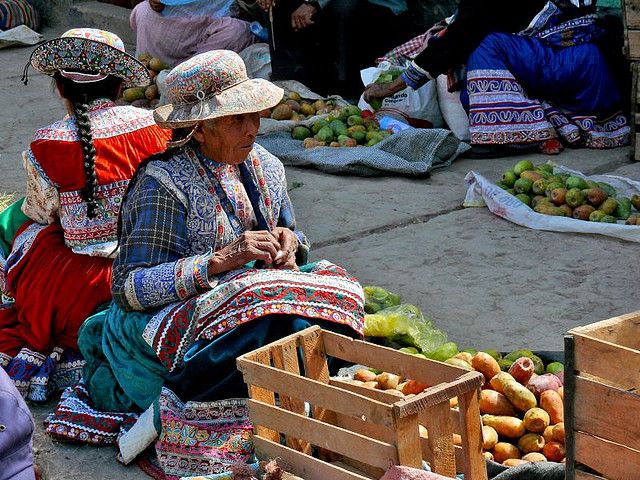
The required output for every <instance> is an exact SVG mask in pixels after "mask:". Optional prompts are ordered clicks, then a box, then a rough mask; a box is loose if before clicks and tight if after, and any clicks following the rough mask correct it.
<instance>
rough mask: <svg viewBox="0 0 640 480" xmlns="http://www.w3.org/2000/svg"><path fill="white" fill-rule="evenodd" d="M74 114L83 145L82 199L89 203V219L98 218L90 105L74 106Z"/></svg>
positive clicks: (80, 104)
mask: <svg viewBox="0 0 640 480" xmlns="http://www.w3.org/2000/svg"><path fill="white" fill-rule="evenodd" d="M73 114H74V115H75V117H76V125H77V126H78V135H79V136H80V143H81V144H82V161H83V166H84V178H85V181H86V185H85V187H84V188H83V189H82V191H81V192H80V194H81V196H82V199H83V200H84V201H85V202H87V217H89V218H96V215H97V210H98V202H97V200H96V190H97V189H98V177H97V176H96V170H95V162H96V149H95V147H94V146H93V136H92V135H91V120H90V119H89V105H87V103H86V101H85V102H82V103H74V104H73Z"/></svg>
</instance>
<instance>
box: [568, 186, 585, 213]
mask: <svg viewBox="0 0 640 480" xmlns="http://www.w3.org/2000/svg"><path fill="white" fill-rule="evenodd" d="M585 200H586V199H585V195H584V193H582V190H580V189H579V188H572V189H570V190H568V191H567V194H566V195H565V201H566V202H567V205H569V206H570V207H571V208H575V207H579V206H580V205H582V204H583V203H584V202H585Z"/></svg>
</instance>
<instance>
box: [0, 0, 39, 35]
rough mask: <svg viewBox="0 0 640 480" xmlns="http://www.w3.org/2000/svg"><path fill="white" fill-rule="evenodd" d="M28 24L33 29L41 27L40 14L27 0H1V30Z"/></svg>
mask: <svg viewBox="0 0 640 480" xmlns="http://www.w3.org/2000/svg"><path fill="white" fill-rule="evenodd" d="M20 25H26V26H27V27H29V28H31V29H32V30H38V28H40V15H39V14H38V12H37V10H36V9H35V8H34V7H33V5H31V4H30V3H29V2H27V1H26V0H0V30H9V29H10V28H14V27H18V26H20Z"/></svg>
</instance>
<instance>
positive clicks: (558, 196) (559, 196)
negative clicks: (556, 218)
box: [551, 188, 567, 207]
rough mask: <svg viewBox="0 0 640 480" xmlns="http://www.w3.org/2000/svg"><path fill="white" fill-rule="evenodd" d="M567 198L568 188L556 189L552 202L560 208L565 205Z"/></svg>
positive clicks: (552, 192)
mask: <svg viewBox="0 0 640 480" xmlns="http://www.w3.org/2000/svg"><path fill="white" fill-rule="evenodd" d="M566 196H567V189H566V188H555V189H553V190H552V191H551V201H552V202H553V203H555V204H556V205H557V206H558V207H559V206H560V205H564V203H565V198H566Z"/></svg>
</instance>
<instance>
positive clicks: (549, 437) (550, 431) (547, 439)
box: [542, 425, 553, 443]
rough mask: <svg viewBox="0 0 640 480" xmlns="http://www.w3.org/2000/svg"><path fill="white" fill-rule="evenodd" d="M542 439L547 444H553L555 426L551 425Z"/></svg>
mask: <svg viewBox="0 0 640 480" xmlns="http://www.w3.org/2000/svg"><path fill="white" fill-rule="evenodd" d="M542 437H543V438H544V442H545V443H549V442H553V425H549V426H548V427H547V428H545V429H544V432H542Z"/></svg>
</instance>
